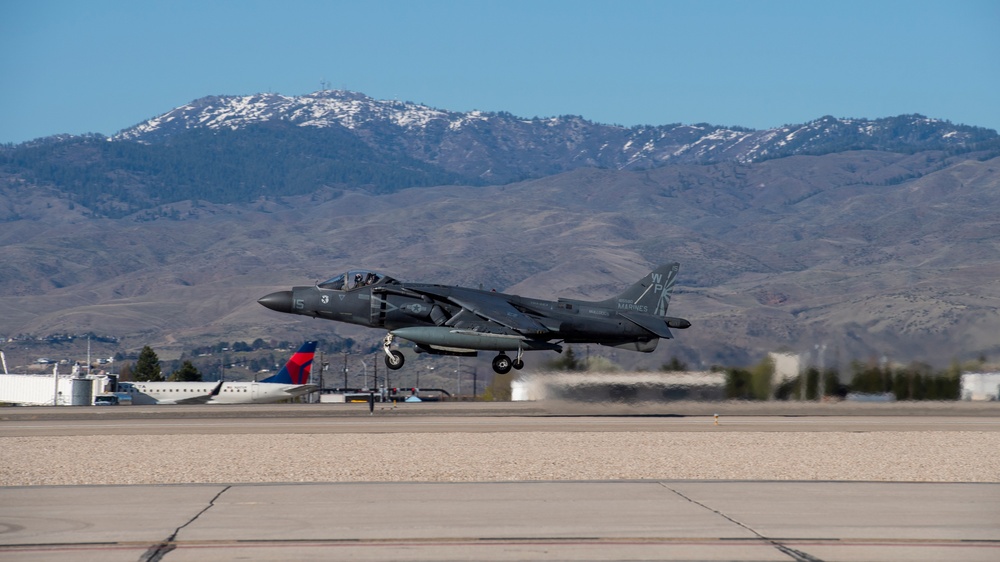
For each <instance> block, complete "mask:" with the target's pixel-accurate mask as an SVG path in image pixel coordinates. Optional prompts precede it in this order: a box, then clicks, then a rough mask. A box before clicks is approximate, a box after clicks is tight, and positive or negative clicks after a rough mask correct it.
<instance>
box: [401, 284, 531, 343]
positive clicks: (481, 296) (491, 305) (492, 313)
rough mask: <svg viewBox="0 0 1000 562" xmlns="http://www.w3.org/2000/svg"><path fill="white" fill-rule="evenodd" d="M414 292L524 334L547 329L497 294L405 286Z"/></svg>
mask: <svg viewBox="0 0 1000 562" xmlns="http://www.w3.org/2000/svg"><path fill="white" fill-rule="evenodd" d="M407 288H408V289H410V290H413V291H414V292H417V293H421V294H426V295H428V296H432V297H436V298H439V299H444V300H447V301H450V302H452V303H453V304H456V305H458V306H460V307H462V308H463V309H465V310H468V311H469V312H471V313H473V314H475V315H476V316H479V317H480V318H483V319H484V320H489V321H491V322H495V323H497V324H500V325H501V326H504V327H507V328H510V329H511V330H514V331H516V332H518V333H520V334H524V335H532V336H534V335H539V334H544V333H546V332H548V331H549V329H548V328H546V327H545V326H543V325H542V324H541V323H539V322H538V321H537V320H535V319H534V318H532V317H530V316H528V315H527V314H525V313H523V312H521V311H520V310H518V309H516V308H514V307H513V306H511V304H510V303H509V302H507V299H505V298H503V297H502V296H500V295H499V294H498V295H496V296H493V295H491V294H487V293H480V292H476V291H462V290H460V289H439V288H437V287H407Z"/></svg>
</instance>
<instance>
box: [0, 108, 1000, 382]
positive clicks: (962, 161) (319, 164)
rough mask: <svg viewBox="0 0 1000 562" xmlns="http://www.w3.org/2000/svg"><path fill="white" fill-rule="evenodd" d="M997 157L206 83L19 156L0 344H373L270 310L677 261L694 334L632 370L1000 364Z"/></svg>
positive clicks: (6, 170) (892, 133)
mask: <svg viewBox="0 0 1000 562" xmlns="http://www.w3.org/2000/svg"><path fill="white" fill-rule="evenodd" d="M998 165H1000V137H998V135H997V132H996V131H992V130H989V129H983V128H977V127H970V126H964V125H953V124H951V123H949V122H947V121H943V120H937V119H930V118H926V117H923V116H919V115H904V116H898V117H891V118H884V119H875V120H867V119H835V118H833V117H822V118H819V119H817V120H815V121H812V122H810V123H806V124H802V125H788V126H785V127H780V128H777V129H771V130H765V131H753V130H747V129H741V128H726V127H718V126H710V125H706V124H697V125H665V126H648V127H631V128H625V127H621V126H615V125H602V124H596V123H592V122H589V121H586V120H585V119H583V118H581V117H575V116H562V117H555V118H544V119H542V118H531V119H527V118H520V117H515V116H513V115H510V114H507V113H483V112H466V113H462V112H452V111H444V110H438V109H433V108H429V107H426V106H423V105H419V104H414V103H409V102H398V101H380V100H374V99H371V98H369V97H367V96H364V95H362V94H358V93H353V92H340V91H322V92H317V93H315V94H311V95H307V96H300V97H290V96H280V95H277V94H259V95H255V96H218V97H207V98H202V99H199V100H196V101H194V102H191V103H190V104H188V105H185V106H182V107H179V108H176V109H174V110H172V111H169V112H167V113H165V114H163V115H160V116H158V117H155V118H153V119H150V120H148V121H146V122H144V123H140V124H139V125H136V126H135V127H131V128H129V129H126V130H124V131H121V132H119V133H117V134H115V135H113V136H111V137H104V136H101V135H88V136H84V137H65V136H60V137H52V138H46V139H39V140H37V141H33V142H31V143H25V144H21V145H16V146H9V145H8V146H4V147H2V148H0V221H3V228H2V232H0V243H2V247H0V255H2V263H3V268H2V271H0V289H2V291H0V292H2V295H0V336H5V337H7V338H11V339H13V340H15V341H11V342H8V343H7V344H5V345H6V347H7V349H17V348H18V346H19V345H21V344H19V343H17V342H25V341H27V340H30V339H37V338H52V337H53V336H56V335H65V334H82V333H91V334H94V335H97V336H100V337H101V338H104V339H106V340H107V341H109V342H111V343H108V344H106V345H107V346H109V347H112V348H120V350H134V349H137V348H139V347H141V346H142V345H147V344H149V345H152V346H154V347H155V348H157V349H158V350H161V353H164V354H165V356H170V354H171V353H174V354H179V353H180V351H181V350H183V349H190V348H193V347H197V346H199V345H202V344H203V343H204V342H206V341H239V340H244V341H251V340H253V339H255V338H258V337H265V338H277V339H280V340H293V339H305V338H307V337H317V336H323V337H332V336H333V334H336V335H338V336H340V337H349V338H352V339H353V340H354V341H356V342H358V345H359V346H360V345H362V344H364V345H368V344H370V345H371V346H374V345H375V344H376V343H378V339H379V337H380V334H377V333H374V332H373V331H367V330H361V329H356V328H351V327H347V326H339V325H336V324H333V323H321V322H318V321H307V320H297V319H286V318H284V317H280V315H276V314H274V313H271V312H270V311H268V310H265V309H263V308H262V307H260V306H259V305H257V304H256V302H255V300H256V298H257V297H259V296H261V295H263V294H266V293H267V292H270V291H272V290H277V289H280V288H286V287H287V286H289V285H292V284H302V283H310V282H313V281H316V280H321V279H322V278H325V277H329V276H332V275H334V274H338V273H341V272H343V271H344V270H347V269H349V268H352V267H365V268H371V269H378V270H382V271H384V272H386V273H388V274H390V275H392V276H394V277H397V278H401V279H407V280H414V281H428V282H439V283H448V284H451V283H454V284H463V285H467V286H490V287H493V288H497V289H498V290H505V291H508V292H515V293H518V294H524V295H528V296H537V297H544V298H554V297H556V296H567V297H578V298H595V299H596V298H604V297H608V296H611V295H613V294H615V293H617V292H618V291H619V290H620V289H622V288H623V287H625V286H627V285H628V284H629V283H631V282H632V281H634V280H636V279H638V278H639V277H640V276H642V275H643V274H644V273H646V272H648V270H649V269H651V267H652V266H655V265H656V264H658V263H662V262H664V261H667V260H673V259H676V260H678V261H680V262H681V273H680V276H679V278H678V285H677V290H676V293H675V296H674V299H673V303H672V305H671V311H672V314H674V315H677V316H682V317H685V318H688V319H690V320H691V321H692V322H693V324H694V325H693V327H692V328H690V329H688V330H685V331H681V332H678V333H677V336H678V339H676V340H674V341H670V342H663V343H661V346H660V348H659V349H658V350H657V352H656V353H654V354H653V355H651V356H647V355H644V354H625V353H624V352H618V353H616V354H615V356H614V357H613V359H614V360H616V361H617V362H619V363H623V364H626V365H629V366H637V367H642V368H654V369H655V368H657V367H658V366H659V365H660V364H661V363H663V362H665V361H666V359H667V358H669V357H670V356H676V357H679V358H681V359H682V360H684V361H686V362H688V363H689V364H694V365H704V366H707V365H711V364H746V363H749V362H753V361H756V360H759V358H760V357H761V356H762V355H763V353H764V352H766V351H773V350H788V351H795V352H802V353H811V354H813V356H814V360H816V361H826V362H827V363H828V364H830V363H831V362H833V361H837V362H838V363H841V364H845V363H846V362H847V361H850V360H855V359H856V360H881V359H882V358H887V359H891V360H897V361H911V360H920V361H927V362H930V363H932V364H936V365H940V364H943V363H947V362H949V361H950V360H952V359H967V358H975V357H979V356H986V357H989V356H991V355H993V356H994V357H995V356H996V354H998V353H1000V337H998V336H997V334H1000V314H998V310H1000V281H998V279H1000V221H998V220H997V218H996V216H995V215H996V212H995V209H997V208H1000V166H998ZM102 341H103V340H102ZM820 350H826V351H825V357H823V358H820V357H819V355H820V354H819V351H820ZM588 352H589V353H601V354H605V355H610V351H609V350H607V349H603V348H602V349H598V348H596V346H595V347H594V348H593V349H589V350H588ZM10 353H11V352H10V351H8V354H10ZM529 359H530V357H529ZM530 365H531V361H530V360H529V366H530ZM486 370H488V368H487V369H486ZM484 372H485V371H484Z"/></svg>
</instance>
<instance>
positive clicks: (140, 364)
mask: <svg viewBox="0 0 1000 562" xmlns="http://www.w3.org/2000/svg"><path fill="white" fill-rule="evenodd" d="M132 379H133V380H135V381H139V382H159V381H162V380H163V375H162V374H161V373H160V358H159V357H157V356H156V352H155V351H153V348H151V347H149V346H148V345H146V346H143V347H142V351H141V352H140V353H139V360H138V361H136V363H135V368H134V369H132Z"/></svg>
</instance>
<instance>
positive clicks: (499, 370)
mask: <svg viewBox="0 0 1000 562" xmlns="http://www.w3.org/2000/svg"><path fill="white" fill-rule="evenodd" d="M511 366H512V363H511V361H510V357H507V356H506V355H497V356H496V357H494V358H493V372H495V373H496V374H498V375H506V374H507V373H509V372H510V368H511Z"/></svg>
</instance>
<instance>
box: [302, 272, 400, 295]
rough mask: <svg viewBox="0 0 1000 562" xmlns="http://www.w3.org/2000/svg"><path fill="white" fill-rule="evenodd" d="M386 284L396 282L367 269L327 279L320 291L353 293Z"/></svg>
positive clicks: (321, 284)
mask: <svg viewBox="0 0 1000 562" xmlns="http://www.w3.org/2000/svg"><path fill="white" fill-rule="evenodd" d="M386 283H396V280H395V279H393V278H392V277H389V276H388V275H382V274H381V273H376V272H374V271H368V270H365V269H352V270H351V271H348V272H347V273H344V274H341V275H338V276H336V277H333V278H331V279H327V280H326V281H323V282H322V283H320V284H319V288H320V289H330V290H333V291H353V290H354V289H358V288H361V287H367V286H369V285H379V284H386Z"/></svg>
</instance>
